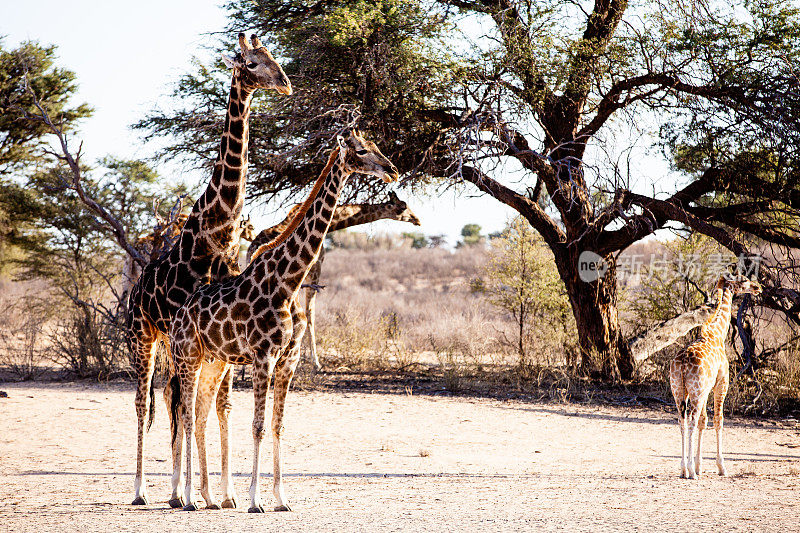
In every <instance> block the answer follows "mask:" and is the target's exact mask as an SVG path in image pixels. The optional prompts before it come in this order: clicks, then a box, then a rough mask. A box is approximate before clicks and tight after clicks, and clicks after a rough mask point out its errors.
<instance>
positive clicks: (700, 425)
mask: <svg viewBox="0 0 800 533" xmlns="http://www.w3.org/2000/svg"><path fill="white" fill-rule="evenodd" d="M706 398H708V396H706ZM707 401H708V400H707V399H706V400H705V401H704V402H703V405H701V406H700V409H699V416H698V419H697V452H695V456H694V472H695V474H697V477H700V471H701V469H700V461H701V456H702V449H703V430H704V429H705V428H706V421H707V420H708V415H707V413H706V407H707V405H706V402H707Z"/></svg>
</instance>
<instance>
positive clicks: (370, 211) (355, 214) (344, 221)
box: [328, 204, 393, 231]
mask: <svg viewBox="0 0 800 533" xmlns="http://www.w3.org/2000/svg"><path fill="white" fill-rule="evenodd" d="M392 216H393V212H392V204H349V205H343V206H341V207H337V208H336V211H335V212H334V215H333V219H332V220H331V227H330V230H328V231H337V230H340V229H347V228H350V227H352V226H359V225H361V224H369V223H370V222H375V221H376V220H381V219H382V218H392Z"/></svg>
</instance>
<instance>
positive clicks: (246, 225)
mask: <svg viewBox="0 0 800 533" xmlns="http://www.w3.org/2000/svg"><path fill="white" fill-rule="evenodd" d="M239 230H240V234H239V238H241V239H244V240H246V241H250V242H253V239H255V238H256V227H255V226H254V225H253V222H252V221H251V220H250V216H249V215H248V216H247V218H245V219H242V221H241V222H240V223H239Z"/></svg>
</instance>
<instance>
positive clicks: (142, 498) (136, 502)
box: [131, 496, 147, 505]
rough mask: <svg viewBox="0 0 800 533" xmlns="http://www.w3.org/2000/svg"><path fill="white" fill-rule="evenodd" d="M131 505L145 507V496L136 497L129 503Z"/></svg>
mask: <svg viewBox="0 0 800 533" xmlns="http://www.w3.org/2000/svg"><path fill="white" fill-rule="evenodd" d="M131 505H147V498H146V497H145V496H137V497H136V499H135V500H133V501H132V502H131Z"/></svg>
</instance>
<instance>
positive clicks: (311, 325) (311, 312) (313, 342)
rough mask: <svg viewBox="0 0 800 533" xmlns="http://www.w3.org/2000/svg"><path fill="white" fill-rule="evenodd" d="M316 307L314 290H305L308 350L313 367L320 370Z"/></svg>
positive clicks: (315, 292)
mask: <svg viewBox="0 0 800 533" xmlns="http://www.w3.org/2000/svg"><path fill="white" fill-rule="evenodd" d="M316 307H317V291H316V290H314V289H306V317H307V318H308V350H309V352H311V359H312V360H313V361H314V366H316V367H317V370H322V365H321V364H320V362H319V356H318V355H317V332H316V329H315V327H316V326H315V319H316Z"/></svg>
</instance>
